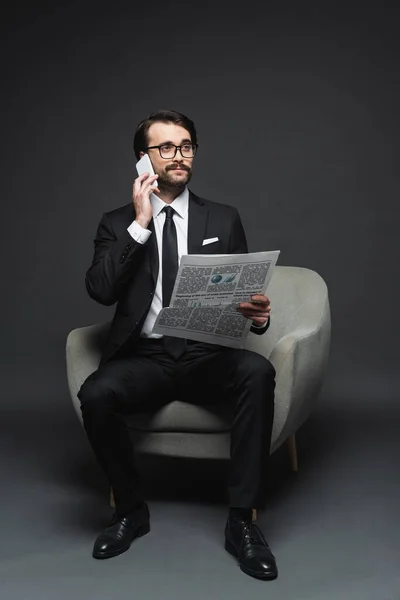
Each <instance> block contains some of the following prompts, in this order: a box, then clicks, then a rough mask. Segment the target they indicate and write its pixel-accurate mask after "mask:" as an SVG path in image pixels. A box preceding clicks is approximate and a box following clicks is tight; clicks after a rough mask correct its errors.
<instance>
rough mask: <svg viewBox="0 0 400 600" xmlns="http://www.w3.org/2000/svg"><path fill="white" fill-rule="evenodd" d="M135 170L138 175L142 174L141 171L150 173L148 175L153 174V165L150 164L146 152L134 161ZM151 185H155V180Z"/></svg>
mask: <svg viewBox="0 0 400 600" xmlns="http://www.w3.org/2000/svg"><path fill="white" fill-rule="evenodd" d="M136 171H137V172H138V174H139V175H143V173H150V176H152V175H155V173H154V169H153V165H152V164H151V160H150V158H149V155H148V154H145V155H144V156H142V158H141V159H140V160H139V161H138V162H137V163H136ZM153 185H155V186H156V185H157V180H156V181H155V182H154V184H153Z"/></svg>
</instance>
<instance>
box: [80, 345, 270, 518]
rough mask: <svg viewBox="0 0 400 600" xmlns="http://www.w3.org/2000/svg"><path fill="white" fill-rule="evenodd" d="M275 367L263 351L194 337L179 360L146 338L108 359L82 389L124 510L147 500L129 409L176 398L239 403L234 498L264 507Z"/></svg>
mask: <svg viewBox="0 0 400 600" xmlns="http://www.w3.org/2000/svg"><path fill="white" fill-rule="evenodd" d="M274 377H275V370H274V368H273V366H272V365H271V363H270V362H269V361H268V360H267V359H266V358H264V357H263V356H261V355H260V354H257V353H255V352H251V351H249V350H238V349H232V348H227V347H222V346H215V345H211V344H203V343H198V342H190V341H189V342H188V343H187V351H186V352H185V354H184V355H183V356H182V357H181V358H180V359H179V360H177V361H175V360H174V359H173V358H172V357H171V356H170V355H169V354H167V353H166V352H165V350H164V347H163V344H162V340H161V339H158V340H155V339H153V340H150V339H147V340H146V339H144V340H140V341H139V342H138V344H137V345H136V346H135V348H134V349H133V350H132V352H131V353H130V354H128V355H125V356H123V357H119V358H115V359H112V360H110V361H109V362H107V363H106V364H104V365H102V366H100V368H99V369H98V370H97V371H95V372H94V373H92V375H90V376H89V377H88V378H87V379H86V381H85V382H84V384H83V385H82V387H81V389H80V391H79V393H78V397H79V399H80V401H81V410H82V416H83V423H84V427H85V431H86V433H87V436H88V438H89V441H90V443H91V445H92V448H93V450H94V453H95V455H96V458H97V460H98V462H99V463H100V465H101V466H102V468H103V470H104V471H105V473H106V475H107V477H108V480H109V482H110V484H111V486H112V488H113V491H114V499H115V504H116V510H117V512H118V513H119V514H120V515H123V514H126V513H128V512H129V511H131V510H132V509H133V508H134V507H135V506H136V505H138V504H139V503H141V502H143V500H144V493H143V489H142V486H141V482H140V479H139V475H138V472H137V470H136V467H135V458H134V452H133V445H132V438H131V435H130V433H129V429H128V426H127V423H126V421H125V419H124V415H128V414H134V413H139V412H141V413H143V412H151V411H154V410H156V409H157V408H159V407H161V406H163V405H164V404H167V403H169V402H170V401H172V400H175V399H178V398H179V399H182V400H184V401H189V402H190V403H196V404H203V405H210V404H212V403H213V402H218V401H221V400H222V399H224V398H225V399H228V400H229V402H231V403H232V412H233V421H232V429H231V447H230V455H231V460H230V465H229V475H228V490H227V491H228V497H229V504H230V506H237V507H245V508H260V507H262V506H263V505H264V503H265V482H266V469H267V462H268V456H269V451H270V445H271V432H272V424H273V416H274V388H275V380H274Z"/></svg>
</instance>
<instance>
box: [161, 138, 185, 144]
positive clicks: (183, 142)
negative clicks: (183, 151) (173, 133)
mask: <svg viewBox="0 0 400 600" xmlns="http://www.w3.org/2000/svg"><path fill="white" fill-rule="evenodd" d="M186 143H189V144H191V143H192V140H190V139H189V138H185V139H184V140H182V141H181V144H186ZM166 144H172V145H173V146H175V145H176V144H175V142H171V140H168V141H166V142H160V144H159V146H164V145H166ZM178 145H179V144H178Z"/></svg>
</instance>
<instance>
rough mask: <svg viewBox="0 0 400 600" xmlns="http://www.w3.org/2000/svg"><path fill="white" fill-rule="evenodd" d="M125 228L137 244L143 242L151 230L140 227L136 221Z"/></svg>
mask: <svg viewBox="0 0 400 600" xmlns="http://www.w3.org/2000/svg"><path fill="white" fill-rule="evenodd" d="M127 229H128V233H129V235H130V236H131V237H132V238H133V239H134V240H135V241H136V242H138V243H139V244H145V243H146V242H147V240H148V239H149V237H150V236H151V231H150V230H149V229H145V228H144V227H142V226H141V225H140V223H138V222H137V221H133V222H132V223H131V224H130V225H129V227H128V228H127Z"/></svg>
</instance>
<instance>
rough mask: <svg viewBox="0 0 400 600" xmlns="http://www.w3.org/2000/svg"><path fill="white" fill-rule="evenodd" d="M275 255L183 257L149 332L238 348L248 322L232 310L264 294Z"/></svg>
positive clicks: (277, 251) (200, 255)
mask: <svg viewBox="0 0 400 600" xmlns="http://www.w3.org/2000/svg"><path fill="white" fill-rule="evenodd" d="M279 253H280V251H279V250H274V251H272V252H253V253H249V254H213V255H204V254H188V255H185V256H182V259H181V262H180V265H179V270H178V274H177V276H176V281H175V286H174V290H173V293H172V297H171V303H170V306H169V307H167V308H163V309H162V310H161V311H160V313H159V315H158V317H157V320H156V322H155V325H154V328H153V333H158V334H162V335H170V336H173V337H179V338H185V339H191V340H197V341H199V342H208V343H211V344H220V345H221V346H230V347H232V348H242V347H243V346H244V343H245V340H246V337H247V334H248V332H249V330H250V327H251V325H252V322H251V320H250V319H247V318H246V317H243V316H242V315H241V314H240V313H239V312H238V311H237V306H238V304H239V302H248V301H249V300H250V297H251V296H253V295H254V294H265V293H266V290H267V287H268V284H269V281H270V279H271V276H272V272H273V269H274V267H275V264H276V262H277V260H278V256H279Z"/></svg>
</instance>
